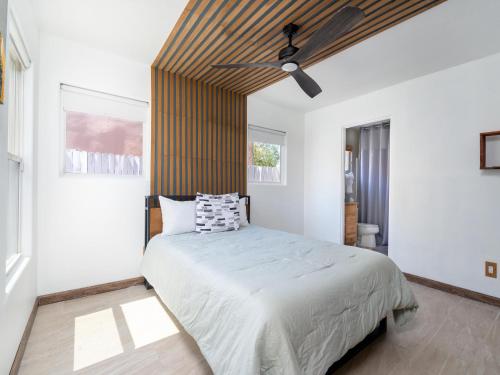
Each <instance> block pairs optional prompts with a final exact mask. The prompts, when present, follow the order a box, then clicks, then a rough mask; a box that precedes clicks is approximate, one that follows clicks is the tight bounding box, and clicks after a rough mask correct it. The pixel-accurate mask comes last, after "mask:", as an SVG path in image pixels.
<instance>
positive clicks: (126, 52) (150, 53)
mask: <svg viewBox="0 0 500 375" xmlns="http://www.w3.org/2000/svg"><path fill="white" fill-rule="evenodd" d="M32 2H33V6H34V7H35V11H36V13H37V15H38V18H39V24H40V29H41V30H43V31H46V32H49V33H52V34H56V35H59V36H61V37H63V38H66V39H70V40H74V41H76V42H80V43H82V44H85V45H88V46H91V47H93V48H98V49H103V50H106V51H109V52H112V53H115V54H118V55H121V56H124V57H127V58H129V59H132V60H135V61H138V62H142V63H145V64H151V63H152V62H153V60H154V58H155V57H156V55H157V53H158V52H159V51H160V49H161V47H162V45H163V43H164V42H165V40H166V39H167V36H168V35H169V34H170V31H171V30H172V28H173V27H174V25H175V23H176V22H177V19H178V18H179V17H180V15H181V13H182V11H183V10H184V7H185V6H186V4H187V0H32Z"/></svg>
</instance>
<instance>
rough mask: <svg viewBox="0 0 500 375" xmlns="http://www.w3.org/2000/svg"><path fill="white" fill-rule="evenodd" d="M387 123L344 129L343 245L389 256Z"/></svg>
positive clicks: (388, 134) (388, 122) (388, 123)
mask: <svg viewBox="0 0 500 375" xmlns="http://www.w3.org/2000/svg"><path fill="white" fill-rule="evenodd" d="M389 158H390V121H389V120H384V121H379V122H376V123H370V124H366V125H361V126H355V127H351V128H347V129H346V133H345V152H344V166H343V172H344V177H345V178H344V182H345V185H344V186H345V189H344V192H345V197H344V202H345V207H344V243H345V244H346V245H351V246H358V247H363V248H367V249H371V250H374V251H378V252H380V253H382V254H385V255H388V250H389V164H390V163H389Z"/></svg>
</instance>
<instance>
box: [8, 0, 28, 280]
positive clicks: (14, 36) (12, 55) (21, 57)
mask: <svg viewBox="0 0 500 375" xmlns="http://www.w3.org/2000/svg"><path fill="white" fill-rule="evenodd" d="M7 35H8V36H7V38H6V41H5V42H6V47H7V48H6V54H7V56H6V60H7V61H6V62H7V74H8V75H9V76H10V75H11V73H12V72H11V68H12V64H16V65H18V66H19V70H18V72H19V77H18V78H20V79H19V80H17V79H16V91H17V90H18V91H20V94H19V96H20V97H19V96H18V95H17V93H16V96H15V98H16V100H17V103H16V105H15V106H16V107H15V109H14V110H15V111H16V118H15V122H16V124H15V125H14V127H13V126H12V125H11V124H12V122H11V107H10V106H11V100H12V98H13V93H12V92H11V89H12V86H11V79H12V78H11V77H8V78H7V82H6V83H7V90H8V92H7V97H8V98H7V107H8V108H7V113H8V125H7V150H8V152H7V158H8V161H14V162H17V163H18V164H19V177H18V178H19V181H18V189H17V190H18V218H17V219H18V220H17V249H16V253H15V254H13V255H11V256H10V257H9V258H8V259H7V258H6V259H5V275H6V277H7V280H8V282H7V285H8V284H9V280H10V279H11V276H12V275H13V274H14V272H15V271H16V270H17V268H18V265H19V264H20V263H21V262H20V261H21V259H22V258H23V257H25V256H26V249H24V245H23V234H24V233H23V223H24V220H25V218H24V215H23V208H24V205H23V202H24V199H23V198H24V189H23V185H24V183H23V181H24V179H25V175H24V173H23V172H24V159H23V157H24V154H25V150H24V147H25V138H24V131H25V125H26V124H25V116H26V111H27V108H28V103H27V97H26V88H27V84H28V81H27V79H26V77H27V76H28V74H27V73H28V70H30V68H31V57H30V54H29V52H28V49H27V47H26V43H25V41H24V38H23V33H22V31H21V29H20V27H19V23H18V22H17V18H16V16H15V14H14V11H13V10H12V9H9V13H8V33H7ZM16 76H17V72H16ZM19 107H20V108H19ZM13 128H14V132H15V134H14V136H12V129H13ZM12 144H14V146H12Z"/></svg>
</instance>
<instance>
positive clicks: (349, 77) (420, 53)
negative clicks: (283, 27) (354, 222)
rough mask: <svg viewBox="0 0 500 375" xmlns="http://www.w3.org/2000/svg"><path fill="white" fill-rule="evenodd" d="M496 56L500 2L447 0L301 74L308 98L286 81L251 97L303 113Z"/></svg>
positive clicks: (291, 81) (289, 81) (498, 42)
mask: <svg viewBox="0 0 500 375" xmlns="http://www.w3.org/2000/svg"><path fill="white" fill-rule="evenodd" d="M498 52H500V0H474V1H472V0H448V1H447V2H445V3H443V4H441V5H438V6H437V7H435V8H432V9H430V10H428V11H427V12H425V13H422V14H420V15H418V16H416V17H414V18H412V19H410V20H408V21H405V22H403V23H402V24H399V25H397V26H395V27H393V28H391V29H389V30H386V31H384V32H382V33H380V34H378V35H376V36H375V37H372V38H370V39H368V40H366V41H364V42H362V43H360V44H358V45H356V46H354V47H352V48H350V49H348V50H345V51H343V52H341V53H340V54H337V55H334V56H332V57H330V58H328V59H327V60H324V61H322V62H321V63H319V64H316V65H314V66H312V67H310V68H309V69H306V72H307V73H308V74H310V75H311V76H312V77H313V78H314V79H315V80H317V82H318V83H319V84H320V86H321V87H322V89H323V92H322V93H321V94H320V95H319V96H317V97H316V98H314V99H310V98H309V97H308V96H306V94H304V93H303V92H302V91H301V90H300V89H299V87H298V86H297V84H296V83H295V81H294V80H293V79H292V78H287V79H285V80H283V81H280V82H278V83H276V84H274V85H272V86H269V87H267V88H265V89H262V90H260V91H258V92H257V93H255V94H253V95H254V96H256V97H258V98H261V99H264V100H267V101H271V102H274V103H276V104H280V105H283V106H286V107H290V108H295V109H298V110H301V111H304V112H307V111H311V110H314V109H317V108H321V107H324V106H326V105H330V104H334V103H338V102H340V101H343V100H347V99H350V98H353V97H356V96H359V95H363V94H366V93H369V92H371V91H375V90H378V89H381V88H384V87H388V86H391V85H394V84H397V83H400V82H404V81H407V80H409V79H412V78H415V77H419V76H423V75H426V74H429V73H432V72H436V71H439V70H442V69H446V68H448V67H451V66H455V65H459V64H462V63H465V62H467V61H471V60H474V59H478V58H481V57H484V56H487V55H491V54H494V53H498Z"/></svg>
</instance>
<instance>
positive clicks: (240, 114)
mask: <svg viewBox="0 0 500 375" xmlns="http://www.w3.org/2000/svg"><path fill="white" fill-rule="evenodd" d="M151 82H152V85H151V89H152V100H151V103H152V118H151V125H152V128H151V193H152V194H168V195H194V194H196V193H197V192H198V191H199V192H204V193H213V194H222V193H228V192H239V193H241V194H246V137H247V135H246V128H247V121H246V117H247V116H246V96H245V95H242V94H238V93H236V92H234V91H230V90H226V89H222V88H220V87H217V86H214V85H209V84H207V83H206V82H203V81H200V80H195V79H190V78H186V77H183V76H181V75H179V74H174V73H171V72H168V71H165V70H160V69H157V68H152V69H151Z"/></svg>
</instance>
